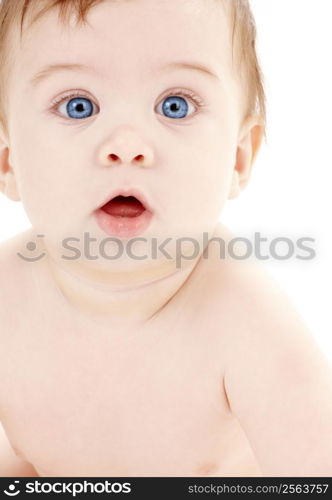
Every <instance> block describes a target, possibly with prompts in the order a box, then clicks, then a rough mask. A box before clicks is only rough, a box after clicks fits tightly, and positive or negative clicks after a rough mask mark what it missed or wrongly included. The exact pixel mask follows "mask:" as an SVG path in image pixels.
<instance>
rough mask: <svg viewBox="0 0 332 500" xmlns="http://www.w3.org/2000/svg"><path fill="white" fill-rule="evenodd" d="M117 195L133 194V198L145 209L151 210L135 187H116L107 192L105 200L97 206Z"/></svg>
mask: <svg viewBox="0 0 332 500" xmlns="http://www.w3.org/2000/svg"><path fill="white" fill-rule="evenodd" d="M117 196H135V198H137V199H138V200H139V201H140V202H141V203H142V205H143V206H144V208H145V209H146V210H149V211H150V212H153V210H152V208H151V205H150V203H149V202H148V201H147V199H146V197H145V195H144V194H143V193H142V192H141V191H140V190H139V189H137V188H118V189H115V190H113V191H111V193H109V194H108V196H107V198H106V200H105V201H104V202H103V203H102V204H101V205H100V206H99V209H100V208H102V207H103V206H104V205H106V203H108V202H109V201H111V200H112V199H113V198H116V197H117Z"/></svg>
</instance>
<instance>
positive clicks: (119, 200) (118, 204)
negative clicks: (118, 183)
mask: <svg viewBox="0 0 332 500" xmlns="http://www.w3.org/2000/svg"><path fill="white" fill-rule="evenodd" d="M102 210H103V211H104V212H106V213H108V214H109V215H113V217H138V216H139V215H141V214H142V213H143V212H144V210H145V208H144V207H143V205H142V203H141V202H140V201H138V199H137V198H135V197H134V196H128V197H126V196H117V197H116V198H113V200H111V201H109V202H108V203H107V204H106V205H104V206H103V208H102Z"/></svg>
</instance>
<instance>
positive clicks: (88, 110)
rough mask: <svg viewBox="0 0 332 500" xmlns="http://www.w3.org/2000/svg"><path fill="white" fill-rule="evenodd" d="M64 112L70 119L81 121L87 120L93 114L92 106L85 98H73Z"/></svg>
mask: <svg viewBox="0 0 332 500" xmlns="http://www.w3.org/2000/svg"><path fill="white" fill-rule="evenodd" d="M66 111H67V113H68V115H69V117H70V118H76V119H79V120H80V119H82V118H88V117H89V116H91V115H92V113H93V104H92V103H91V101H90V100H89V99H86V98H85V97H75V99H71V100H70V101H69V102H68V104H67V106H66Z"/></svg>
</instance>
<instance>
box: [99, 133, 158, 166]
mask: <svg viewBox="0 0 332 500" xmlns="http://www.w3.org/2000/svg"><path fill="white" fill-rule="evenodd" d="M98 156H99V158H98V160H99V161H98V163H99V164H100V165H102V166H105V167H110V166H120V165H137V166H140V167H143V168H149V167H151V166H152V165H153V160H154V155H153V151H152V148H151V146H149V145H148V144H147V143H146V142H145V141H144V140H142V139H141V138H140V137H139V136H138V134H136V133H135V132H133V131H131V130H127V129H126V130H122V131H121V132H118V133H117V135H116V136H115V135H113V136H112V137H110V138H109V139H107V141H106V142H105V143H104V144H103V145H102V146H101V147H100V151H99V154H98Z"/></svg>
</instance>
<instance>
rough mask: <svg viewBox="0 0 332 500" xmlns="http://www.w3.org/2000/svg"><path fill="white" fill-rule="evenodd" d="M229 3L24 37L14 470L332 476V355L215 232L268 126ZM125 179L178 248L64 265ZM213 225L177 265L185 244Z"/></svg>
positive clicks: (13, 291) (1, 141) (0, 361)
mask: <svg viewBox="0 0 332 500" xmlns="http://www.w3.org/2000/svg"><path fill="white" fill-rule="evenodd" d="M223 4H224V2H212V1H211V2H206V1H205V0H190V1H186V2H179V1H178V0H167V2H166V1H165V0H135V1H131V2H108V1H105V2H102V3H99V4H98V5H96V6H95V7H93V9H92V10H91V11H90V13H89V16H88V21H89V22H88V24H86V25H84V26H80V27H77V26H76V25H75V23H73V24H72V25H71V26H70V27H67V29H65V28H64V26H62V25H61V23H59V22H58V17H57V13H56V12H55V11H51V12H49V13H48V14H47V15H45V16H44V17H41V18H40V19H39V21H38V22H37V23H36V24H34V25H32V26H31V27H28V28H26V29H25V30H23V34H24V36H23V39H22V41H21V42H20V43H19V39H18V34H17V33H16V35H15V33H14V35H15V36H14V35H13V39H12V40H11V44H10V48H11V54H10V55H11V57H10V60H11V62H12V65H11V71H10V75H8V79H7V80H6V82H7V84H8V102H6V109H7V112H8V117H9V120H8V134H7V135H6V134H5V133H4V131H0V132H1V135H0V189H1V190H2V191H3V193H4V194H5V195H6V196H7V197H8V198H10V199H11V200H13V201H22V203H23V206H24V209H25V211H26V213H27V215H28V217H29V219H30V221H31V229H29V230H28V231H26V232H24V233H22V234H18V235H17V236H15V237H13V238H11V239H9V240H7V241H5V242H4V243H2V245H0V345H1V350H0V421H1V424H2V440H3V442H2V445H1V446H0V475H2V476H27V477H30V476H33V475H40V476H54V477H58V476H64V477H70V476H76V477H87V476H95V477H98V476H123V477H125V476H129V477H130V476H192V477H193V476H226V477H227V476H262V475H263V476H278V475H279V476H329V475H331V473H332V374H331V366H330V364H329V362H328V361H327V359H325V357H324V356H323V353H322V352H321V351H320V349H319V348H318V346H317V344H316V342H315V341H314V338H313V336H312V335H311V333H310V332H308V330H307V328H306V326H305V325H304V324H303V322H302V320H301V318H300V317H299V315H298V313H297V312H296V311H295V309H294V307H293V306H292V304H291V303H290V301H289V299H288V298H287V296H286V295H285V294H284V293H283V292H282V291H281V290H280V289H279V287H278V286H277V284H276V283H275V282H274V281H273V280H272V278H271V277H269V276H268V275H267V274H266V271H263V270H262V268H261V266H260V265H259V264H258V263H257V262H255V261H254V260H253V259H248V260H243V261H241V260H237V259H234V258H231V257H228V258H220V255H219V246H218V244H217V245H215V244H214V242H213V241H212V240H211V238H212V237H219V238H221V239H223V240H226V241H228V240H229V239H230V238H231V237H232V234H231V232H230V231H229V230H228V229H227V228H226V227H225V226H224V225H222V224H221V223H219V222H218V221H219V219H220V216H221V213H222V209H223V207H224V205H225V203H226V201H227V200H228V199H233V198H236V197H237V196H238V194H239V193H240V192H241V190H242V189H243V188H244V187H245V186H246V185H247V183H248V181H249V178H250V174H251V168H252V164H253V161H254V158H255V155H256V153H257V151H258V149H259V146H260V143H261V139H262V126H261V124H260V120H259V117H257V116H254V115H253V116H251V115H250V116H247V115H246V113H245V109H246V97H245V96H246V92H245V91H244V90H245V89H244V87H245V86H244V85H243V81H242V80H241V78H239V74H238V72H237V65H236V64H233V63H232V61H233V59H232V47H231V38H232V37H231V33H232V32H231V29H230V22H229V18H228V15H227V9H224V8H223ZM35 5H37V3H35ZM28 26H29V25H28ZM41 47H42V49H43V50H41ZM64 65H65V66H64ZM60 66H61V68H60ZM74 96H76V99H79V100H75V97H74ZM66 103H67V106H65V104H66ZM70 103H71V105H69V104H70ZM161 104H164V105H163V106H161ZM76 105H77V106H76ZM83 112H84V113H83ZM82 113H83V116H82ZM90 113H91V114H90ZM127 189H129V190H130V189H134V191H135V192H136V194H137V196H138V197H139V196H140V195H142V196H143V197H144V201H145V202H146V207H148V208H149V209H151V214H153V216H152V218H151V220H149V225H148V226H147V225H146V224H145V222H144V230H143V229H142V228H143V226H142V227H141V228H140V231H141V232H138V234H137V235H138V236H142V237H145V238H146V241H145V243H146V242H149V241H151V240H152V238H155V239H157V241H158V242H159V244H161V243H162V241H165V240H166V239H167V238H168V237H170V239H171V243H170V246H168V247H167V249H166V250H167V251H168V253H169V254H170V256H171V258H170V259H168V258H165V257H164V256H160V255H158V257H157V258H153V259H152V257H151V258H148V259H147V260H141V259H138V258H135V259H133V258H127V257H126V256H124V257H123V258H121V259H118V260H106V261H103V260H102V259H97V260H91V259H89V258H88V257H87V256H86V255H85V254H84V257H82V258H80V259H76V260H65V259H60V258H59V255H60V254H59V245H60V242H63V241H64V238H67V237H70V238H76V237H77V238H78V241H80V242H81V243H80V244H79V246H80V250H83V246H84V245H83V240H82V239H81V238H82V235H83V234H89V235H90V236H91V238H93V239H94V243H95V244H96V245H95V246H98V244H99V243H101V240H102V239H104V238H105V236H107V235H108V236H110V234H111V233H112V232H114V231H115V229H114V224H115V223H114V219H111V218H110V217H111V216H110V215H109V214H108V215H107V216H106V215H105V210H100V208H101V207H104V205H105V204H106V203H107V202H108V201H109V200H110V199H111V198H113V197H114V196H116V195H119V193H118V192H117V193H116V194H115V192H116V191H119V190H120V191H124V193H123V195H124V196H126V194H125V192H128V191H127ZM115 204H116V202H115ZM107 205H108V204H107ZM104 208H105V207H104ZM115 208H116V206H115V207H114V204H113V210H114V209H115ZM127 208H128V207H127ZM131 208H132V207H131ZM117 209H119V207H117ZM121 210H122V208H121ZM101 212H103V213H101ZM97 215H98V216H97ZM143 216H144V213H143ZM124 219H128V217H124ZM143 219H144V217H143ZM145 220H147V219H145ZM110 221H113V222H112V223H111V224H110V223H109V222H110ZM120 222H121V223H122V222H123V226H122V227H120V226H119V227H118V230H117V231H118V232H119V233H120V234H118V236H119V237H120V239H123V240H125V238H127V237H128V234H124V233H123V232H122V231H125V232H126V231H127V230H128V227H127V229H126V227H125V226H126V225H127V226H128V221H127V222H124V221H120ZM131 226H133V223H132V224H131ZM132 229H133V228H132ZM136 229H137V231H138V227H137V228H136ZM105 232H106V233H107V234H105ZM115 232H116V231H115ZM127 232H128V231H127ZM129 232H130V231H129ZM203 233H206V234H207V235H208V242H206V245H208V247H207V248H208V250H209V252H208V256H207V258H202V254H201V253H198V254H197V255H196V257H195V258H192V259H189V258H188V259H187V258H184V259H183V262H182V266H181V267H179V268H178V267H177V265H175V264H176V247H174V242H175V239H176V238H180V237H190V238H192V239H194V240H195V241H200V238H201V236H202V234H203ZM109 243H110V245H112V243H114V242H112V243H111V242H109ZM145 243H143V242H142V241H137V247H135V255H146V254H147V255H149V254H148V253H147V252H146V250H147V248H146V247H147V245H146V244H145ZM187 243H188V245H187V247H186V248H185V251H184V256H186V257H188V256H189V255H190V248H189V242H187ZM204 248H205V247H204ZM39 250H41V251H42V253H41V254H40V255H43V253H44V254H45V255H44V257H43V258H41V259H38V260H36V261H29V260H28V259H27V257H29V256H32V255H34V254H35V253H38V251H39ZM93 253H95V252H93ZM18 254H21V256H20V255H18ZM110 254H111V255H113V252H110ZM22 255H23V256H25V257H26V258H22ZM226 257H227V256H226Z"/></svg>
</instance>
